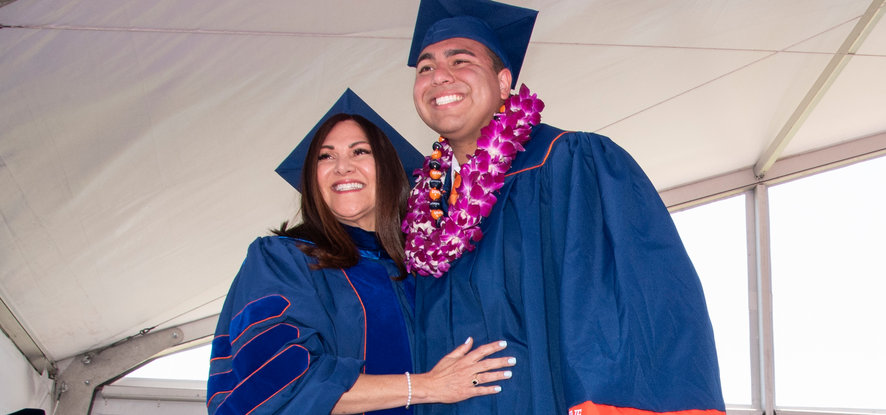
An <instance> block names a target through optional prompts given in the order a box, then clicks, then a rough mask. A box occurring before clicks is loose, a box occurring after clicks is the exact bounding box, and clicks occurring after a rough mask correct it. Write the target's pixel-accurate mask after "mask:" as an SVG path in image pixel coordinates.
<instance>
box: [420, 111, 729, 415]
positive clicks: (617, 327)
mask: <svg viewBox="0 0 886 415" xmlns="http://www.w3.org/2000/svg"><path fill="white" fill-rule="evenodd" d="M497 196H498V202H497V203H496V204H495V207H494V209H493V210H492V212H491V214H490V215H489V216H488V217H487V218H485V219H484V220H483V222H482V223H481V229H482V231H483V239H482V240H481V241H480V242H479V243H478V244H477V247H476V249H475V250H474V251H471V252H467V253H465V254H464V255H463V256H462V257H461V258H459V259H457V260H456V261H454V262H453V264H452V268H451V269H450V271H449V273H448V274H447V275H444V276H443V277H442V278H439V279H435V278H432V277H420V278H419V279H418V281H417V299H416V310H415V312H416V335H417V337H416V344H415V351H416V364H417V366H418V367H417V369H418V370H419V371H426V370H428V369H430V368H431V367H433V365H434V364H435V363H436V362H437V361H438V360H439V359H440V357H442V356H443V355H444V354H446V353H447V352H448V351H450V350H452V349H453V348H454V347H455V346H456V345H458V344H461V343H462V342H464V340H465V339H466V338H467V337H468V336H473V337H474V338H475V340H476V343H475V344H483V343H486V342H490V341H495V340H507V341H508V347H507V349H505V350H504V351H503V352H502V353H501V354H500V355H502V356H515V357H516V358H517V365H516V366H515V367H513V368H512V369H511V370H512V371H513V378H512V379H510V380H505V381H502V382H500V383H499V384H500V385H501V386H502V388H503V390H502V392H501V393H500V394H497V395H491V396H486V397H479V398H474V399H469V400H467V401H464V402H461V403H458V404H456V405H454V406H445V405H422V406H421V407H420V409H419V410H418V411H417V413H420V414H449V413H459V414H517V413H520V414H566V413H567V412H569V411H570V409H573V411H572V412H569V413H570V414H573V415H579V414H583V415H590V413H603V412H605V413H621V414H627V413H632V414H646V413H663V412H682V411H687V412H686V413H689V412H695V413H698V411H705V412H713V413H717V412H718V411H724V404H723V398H722V393H721V389H720V378H719V368H718V364H717V356H716V350H715V347H714V339H713V331H712V328H711V323H710V319H709V317H708V313H707V307H706V305H705V300H704V294H703V292H702V287H701V284H700V282H699V279H698V276H697V274H696V272H695V270H694V268H693V266H692V263H691V262H690V260H689V257H688V255H687V254H686V251H685V249H684V247H683V245H682V242H681V241H680V238H679V236H678V234H677V231H676V228H675V227H674V225H673V222H672V220H671V217H670V215H669V213H668V211H667V209H666V208H665V206H664V205H663V203H662V202H661V199H660V197H659V196H658V194H657V192H656V191H655V189H654V187H653V186H652V184H651V183H650V182H649V180H648V178H647V177H646V175H645V174H644V173H643V171H642V170H641V169H640V167H639V166H638V165H637V164H636V162H634V160H633V159H632V158H631V157H630V156H629V155H628V154H627V153H626V152H625V151H624V150H623V149H621V148H620V147H618V146H617V145H616V144H615V143H613V142H612V141H610V140H609V139H608V138H606V137H603V136H599V135H596V134H590V133H581V132H569V133H563V132H562V131H560V130H557V129H555V128H553V127H550V126H547V125H544V124H542V125H540V126H537V127H535V128H534V129H533V132H532V139H531V140H530V141H529V142H528V143H527V144H526V151H525V152H522V153H520V154H519V155H518V156H517V157H516V158H515V159H514V162H513V164H512V166H511V169H510V171H509V173H508V176H507V178H506V179H505V184H504V187H502V189H501V191H500V193H499V194H498V195H497ZM582 410H583V412H582Z"/></svg>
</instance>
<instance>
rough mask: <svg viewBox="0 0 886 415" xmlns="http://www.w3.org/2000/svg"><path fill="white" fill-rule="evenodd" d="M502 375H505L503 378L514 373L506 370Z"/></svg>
mask: <svg viewBox="0 0 886 415" xmlns="http://www.w3.org/2000/svg"><path fill="white" fill-rule="evenodd" d="M504 375H505V378H510V377H511V376H514V373H513V372H511V371H510V370H506V371H505V373H504Z"/></svg>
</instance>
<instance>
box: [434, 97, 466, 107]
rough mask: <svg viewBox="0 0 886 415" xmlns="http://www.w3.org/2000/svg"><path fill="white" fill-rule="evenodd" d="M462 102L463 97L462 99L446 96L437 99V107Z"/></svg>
mask: <svg viewBox="0 0 886 415" xmlns="http://www.w3.org/2000/svg"><path fill="white" fill-rule="evenodd" d="M461 100H462V97H460V96H458V95H446V96H443V97H439V98H437V99H436V101H435V102H436V103H437V105H446V104H450V103H453V102H456V101H461Z"/></svg>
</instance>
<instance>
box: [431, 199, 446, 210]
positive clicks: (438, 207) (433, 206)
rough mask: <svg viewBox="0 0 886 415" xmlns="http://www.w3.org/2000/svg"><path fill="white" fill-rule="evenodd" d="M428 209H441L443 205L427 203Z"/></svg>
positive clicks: (435, 202)
mask: <svg viewBox="0 0 886 415" xmlns="http://www.w3.org/2000/svg"><path fill="white" fill-rule="evenodd" d="M428 208H429V209H443V204H442V203H440V202H437V201H434V202H430V203H428Z"/></svg>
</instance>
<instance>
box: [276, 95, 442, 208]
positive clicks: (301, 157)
mask: <svg viewBox="0 0 886 415" xmlns="http://www.w3.org/2000/svg"><path fill="white" fill-rule="evenodd" d="M341 113H345V114H351V115H354V114H356V115H360V116H362V117H363V118H366V119H367V120H369V122H371V123H373V124H375V125H376V126H377V127H378V128H379V129H381V131H382V132H383V133H385V135H386V136H387V137H388V140H390V141H391V144H393V145H394V148H395V149H396V150H397V155H398V156H399V157H400V163H402V164H403V168H404V169H405V170H406V176H407V177H408V178H409V184H410V185H413V184H414V183H413V177H412V172H413V171H414V170H415V169H418V168H421V167H422V165H423V164H424V161H425V158H424V156H422V155H421V153H419V152H418V150H416V149H415V147H413V146H412V144H410V143H409V141H406V139H405V138H403V136H402V135H400V133H398V132H397V130H395V129H394V127H391V125H390V124H388V123H387V121H385V120H384V119H383V118H382V117H381V116H380V115H378V113H376V112H375V111H374V110H373V109H372V108H371V107H369V105H367V104H366V102H364V101H363V100H362V99H360V97H359V96H357V94H355V93H354V91H351V89H350V88H348V89H347V90H345V92H344V93H343V94H342V96H341V97H340V98H339V99H338V101H336V102H335V104H334V105H333V106H332V108H330V109H329V111H327V112H326V115H324V116H323V118H321V119H320V121H318V122H317V124H316V125H314V128H312V129H311V131H310V132H308V134H307V135H306V136H305V138H303V139H302V141H301V142H300V143H299V144H298V145H297V146H296V147H295V149H294V150H292V152H291V153H289V155H288V156H287V157H286V159H284V160H283V162H282V163H280V165H279V166H277V169H276V170H275V171H276V172H277V174H279V175H280V177H282V178H283V179H285V180H286V181H287V182H289V184H290V185H292V187H294V188H295V189H296V190H298V191H299V192H301V191H302V189H301V176H302V168H303V167H304V164H305V157H306V156H307V154H308V148H309V147H310V146H311V140H313V139H314V135H316V134H317V130H319V129H320V126H321V125H322V124H323V123H324V122H326V120H328V119H329V118H332V116H334V115H336V114H341Z"/></svg>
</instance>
